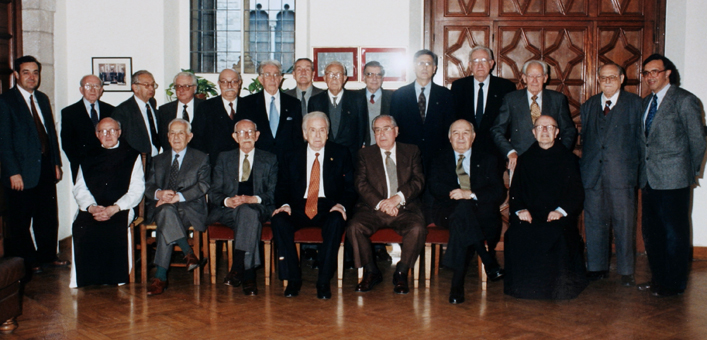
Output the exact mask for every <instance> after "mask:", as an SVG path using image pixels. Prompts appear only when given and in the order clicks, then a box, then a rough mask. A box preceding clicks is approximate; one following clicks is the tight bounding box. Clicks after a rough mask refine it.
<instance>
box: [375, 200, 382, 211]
mask: <svg viewBox="0 0 707 340" xmlns="http://www.w3.org/2000/svg"><path fill="white" fill-rule="evenodd" d="M381 203H383V200H380V202H378V204H376V210H380V208H381Z"/></svg>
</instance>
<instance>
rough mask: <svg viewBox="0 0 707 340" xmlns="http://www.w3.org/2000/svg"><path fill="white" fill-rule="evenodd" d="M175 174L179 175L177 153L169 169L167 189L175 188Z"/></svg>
mask: <svg viewBox="0 0 707 340" xmlns="http://www.w3.org/2000/svg"><path fill="white" fill-rule="evenodd" d="M177 176H179V154H176V155H174V161H173V162H172V167H171V168H170V169H169V185H167V189H169V190H175V191H176V190H177Z"/></svg>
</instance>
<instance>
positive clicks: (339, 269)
mask: <svg viewBox="0 0 707 340" xmlns="http://www.w3.org/2000/svg"><path fill="white" fill-rule="evenodd" d="M336 276H337V278H338V280H337V286H338V287H339V288H341V287H343V286H344V243H343V242H342V243H341V244H339V254H338V255H337V257H336Z"/></svg>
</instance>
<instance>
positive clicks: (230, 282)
mask: <svg viewBox="0 0 707 340" xmlns="http://www.w3.org/2000/svg"><path fill="white" fill-rule="evenodd" d="M241 279H242V277H241V275H240V274H238V272H228V274H227V275H226V277H225V278H224V279H223V284H225V285H226V286H232V287H238V286H240V285H241Z"/></svg>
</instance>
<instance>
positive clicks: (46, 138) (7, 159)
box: [0, 56, 68, 273]
mask: <svg viewBox="0 0 707 340" xmlns="http://www.w3.org/2000/svg"><path fill="white" fill-rule="evenodd" d="M41 72H42V64H40V63H39V61H37V59H36V58H35V57H33V56H24V57H20V58H17V59H15V63H14V72H13V74H14V75H15V79H16V81H17V83H16V85H15V87H13V88H11V89H10V90H8V91H7V92H5V93H3V94H2V95H0V165H1V166H2V169H1V170H0V173H2V175H1V176H2V177H0V178H1V179H2V184H3V185H4V186H5V188H6V189H7V190H6V192H7V202H8V212H9V213H8V216H7V229H6V232H7V233H6V234H5V250H6V254H5V255H7V256H17V257H21V258H23V259H24V260H25V265H26V267H27V268H28V269H29V270H32V271H34V272H35V273H38V272H41V267H40V265H52V266H66V265H67V264H68V262H67V261H60V260H59V258H58V257H57V256H56V248H57V237H58V223H59V221H58V217H57V205H56V183H57V182H59V181H60V180H61V177H62V171H61V155H60V154H59V143H58V142H57V137H56V129H55V127H54V116H53V115H52V108H51V105H50V104H49V98H48V97H47V95H45V94H44V93H42V92H39V91H37V87H39V82H40V79H41ZM30 224H31V225H32V229H33V230H34V242H36V244H37V249H36V250H35V248H34V243H33V241H32V235H31V234H30V231H29V229H30Z"/></svg>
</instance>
